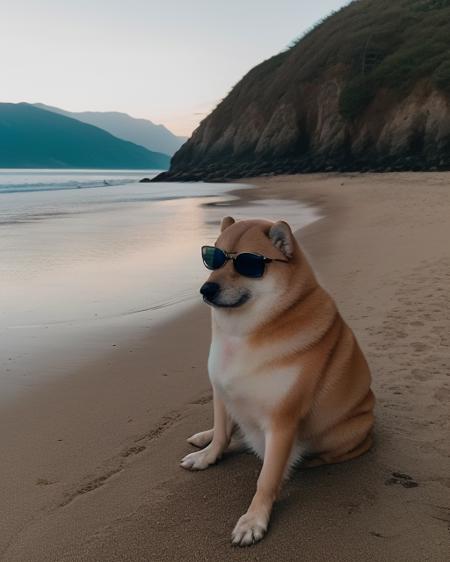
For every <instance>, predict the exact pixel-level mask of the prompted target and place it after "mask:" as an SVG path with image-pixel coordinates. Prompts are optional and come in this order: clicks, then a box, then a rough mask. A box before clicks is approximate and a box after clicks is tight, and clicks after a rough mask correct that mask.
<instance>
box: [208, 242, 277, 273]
mask: <svg viewBox="0 0 450 562" xmlns="http://www.w3.org/2000/svg"><path fill="white" fill-rule="evenodd" d="M203 248H213V249H214V250H219V252H222V253H223V255H224V256H225V261H224V262H223V264H222V265H221V266H219V267H208V265H207V264H206V262H205V259H204V258H203ZM201 253H202V261H203V265H204V266H205V267H206V269H209V271H216V270H218V269H221V268H222V267H223V266H224V265H225V264H226V263H227V262H228V261H230V260H231V261H232V262H233V267H234V269H235V271H236V272H237V273H239V275H242V276H243V277H248V278H249V279H260V278H261V277H263V275H264V273H265V271H266V267H265V264H266V263H271V262H273V261H279V262H283V263H288V260H282V259H281V258H268V257H266V256H263V255H262V254H258V253H256V252H239V253H238V252H227V251H226V250H222V248H217V246H202V247H201ZM243 254H249V255H251V256H257V257H258V258H263V264H264V268H263V270H262V273H261V275H254V276H253V275H252V276H251V275H243V274H242V273H241V272H240V271H238V270H237V269H236V259H237V258H238V257H239V256H241V255H243Z"/></svg>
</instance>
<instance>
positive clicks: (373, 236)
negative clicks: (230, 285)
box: [0, 173, 450, 562]
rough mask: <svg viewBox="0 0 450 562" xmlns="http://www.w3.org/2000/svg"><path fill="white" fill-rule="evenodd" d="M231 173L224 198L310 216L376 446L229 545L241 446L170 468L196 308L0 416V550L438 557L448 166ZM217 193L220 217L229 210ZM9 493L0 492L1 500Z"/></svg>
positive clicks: (200, 375)
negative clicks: (0, 460) (292, 207)
mask: <svg viewBox="0 0 450 562" xmlns="http://www.w3.org/2000/svg"><path fill="white" fill-rule="evenodd" d="M412 175H414V176H417V177H416V178H415V179H414V178H412V177H410V176H412ZM419 176H420V177H419ZM239 183H243V181H242V180H241V181H240V182H239ZM245 183H250V184H253V185H256V189H252V190H243V192H242V194H241V193H240V190H239V189H237V190H236V191H235V192H234V191H232V192H229V193H230V194H231V195H233V194H235V193H236V194H238V195H239V196H243V197H244V200H245V196H248V195H249V193H251V194H252V195H253V196H254V197H255V199H259V200H266V199H271V198H276V199H283V198H286V199H296V200H298V201H300V202H302V203H306V204H308V205H313V206H315V207H318V208H319V209H320V210H321V211H322V214H323V216H322V218H320V219H319V220H317V221H315V222H313V223H311V224H309V225H307V226H306V227H304V228H303V229H301V230H300V231H298V232H296V236H298V238H299V240H300V241H301V243H302V246H303V247H304V249H305V250H306V253H307V254H308V255H309V256H310V259H311V261H312V263H313V266H314V268H315V270H316V271H317V273H318V276H319V279H320V280H321V281H322V282H323V284H324V286H325V287H326V288H327V289H328V290H329V291H330V293H331V294H332V295H333V297H335V298H336V300H337V303H338V306H339V308H340V309H341V312H342V313H343V316H344V318H345V319H346V320H347V321H348V323H349V324H350V326H351V327H352V328H353V330H354V331H355V333H356V335H357V337H358V339H359V341H360V343H361V344H362V347H363V349H364V351H365V352H366V355H367V358H368V360H369V364H370V365H371V368H372V371H373V376H374V388H375V393H376V395H377V397H378V407H377V429H376V439H377V444H376V446H375V448H374V449H373V450H372V451H371V452H370V453H368V454H367V455H366V456H364V457H363V458H361V459H358V460H356V461H352V462H351V463H348V464H344V465H339V466H334V467H323V468H321V469H314V470H312V471H308V472H307V473H304V474H300V475H297V474H296V475H295V476H294V477H293V478H292V480H291V482H289V483H288V484H287V485H286V486H285V488H284V491H283V493H282V496H281V499H280V502H279V503H278V504H277V507H276V508H275V513H274V520H273V524H272V526H271V529H270V530H269V534H268V536H267V538H266V539H265V540H264V541H263V542H262V543H260V544H258V545H256V546H255V547H252V548H251V549H250V550H249V549H244V550H239V549H232V548H231V547H230V545H229V533H230V531H231V528H232V526H233V524H234V522H235V519H237V517H238V516H239V515H241V514H242V511H243V510H244V509H245V507H246V502H247V500H248V499H249V497H250V496H251V494H252V491H253V488H254V485H255V482H256V474H257V471H258V468H259V463H258V461H257V460H256V459H255V458H254V457H253V456H250V455H241V456H230V457H229V458H226V459H224V461H223V463H221V464H219V465H217V467H213V468H211V469H210V470H208V471H206V472H202V473H193V474H191V473H187V472H185V471H183V470H181V469H179V468H178V461H179V459H180V458H181V456H183V454H185V453H186V451H188V450H189V447H188V446H187V444H186V443H185V438H186V437H188V436H189V435H190V434H192V433H194V432H196V431H200V430H202V429H206V428H207V427H209V424H210V423H211V413H212V412H211V404H210V396H211V393H210V390H209V383H208V380H207V375H206V358H207V350H208V346H209V337H210V336H209V310H208V309H206V307H204V306H202V305H200V304H199V305H195V306H193V307H192V308H191V309H190V310H189V311H187V312H184V313H182V315H181V316H180V317H178V318H176V319H175V320H170V321H168V322H166V323H164V324H163V325H158V326H157V327H154V328H153V329H150V330H149V331H148V332H147V333H146V335H145V337H143V338H142V337H141V336H137V335H136V337H135V338H132V339H131V341H129V342H128V345H127V346H124V347H123V348H119V349H116V350H114V352H112V353H111V354H109V355H107V356H106V357H104V358H101V359H100V358H99V359H98V360H96V361H95V362H94V363H93V364H91V365H90V366H89V367H87V368H85V369H83V370H82V372H81V373H79V374H78V375H77V376H76V377H74V376H72V377H68V378H67V379H66V380H65V381H62V380H59V381H51V382H49V383H48V384H46V385H45V386H46V388H45V389H41V390H40V391H38V392H40V394H41V396H40V398H39V399H37V397H36V395H35V394H34V395H33V396H34V397H32V398H31V402H32V403H31V405H30V403H27V404H24V405H23V409H22V410H20V411H18V410H17V409H16V408H12V409H11V411H10V412H9V413H8V415H6V414H5V412H3V413H2V414H1V415H0V421H1V422H2V427H3V428H7V430H6V431H4V435H3V437H2V440H3V441H4V443H5V450H6V451H8V452H9V455H8V457H7V461H8V462H7V463H5V464H6V467H5V468H4V469H3V470H2V481H3V482H11V485H12V488H13V489H14V487H16V488H17V494H19V496H18V497H17V498H16V501H18V499H19V498H21V501H22V502H23V505H22V506H21V507H22V514H20V513H19V512H18V511H16V512H15V513H14V515H13V516H11V517H10V518H9V521H8V522H7V524H8V529H7V530H6V531H7V532H5V531H2V538H3V536H4V535H6V534H9V538H8V540H7V542H8V543H9V545H8V546H7V549H6V550H5V542H3V545H4V546H3V550H0V553H3V556H4V558H3V559H4V560H5V561H8V562H9V561H11V562H12V561H14V560H29V561H30V562H31V561H34V560H36V561H44V560H45V561H48V560H58V561H64V560H74V559H77V560H86V561H94V560H95V561H100V560H105V561H106V560H108V562H109V561H113V560H155V561H156V560H157V561H158V562H159V561H163V560H175V559H185V560H197V559H198V560H209V559H212V558H214V557H216V559H217V557H219V559H225V558H226V559H229V560H247V559H249V557H250V559H254V558H255V557H258V559H259V560H272V559H273V553H274V552H280V553H283V554H280V558H283V556H284V559H294V558H293V557H294V556H295V553H298V552H299V550H300V549H301V551H302V553H303V555H304V557H305V559H307V560H323V559H328V560H349V559H361V560H383V559H395V560H399V561H402V560H405V561H406V560H408V562H411V561H412V562H414V561H415V560H417V561H419V560H423V559H429V560H440V559H444V555H445V545H446V542H445V540H446V525H445V522H444V521H443V520H442V519H443V518H445V513H446V511H445V504H446V503H447V504H448V505H447V506H450V494H449V485H450V482H449V481H448V477H447V475H446V470H445V466H446V461H447V463H448V456H446V455H447V453H446V444H445V435H446V434H445V430H446V428H447V427H448V420H447V417H448V415H447V416H446V402H445V401H446V400H447V402H448V398H449V396H450V385H449V382H448V379H447V378H445V377H448V376H450V373H449V372H448V366H449V365H450V345H449V341H448V333H449V329H450V317H448V318H447V316H446V314H447V311H448V303H447V308H446V301H445V293H444V290H445V286H446V285H445V283H447V287H448V281H449V279H450V273H449V272H450V258H449V257H448V251H447V244H446V240H447V239H448V237H449V236H450V233H449V232H448V231H449V230H450V227H448V225H447V224H446V220H445V218H446V216H447V214H448V211H447V210H448V208H449V203H450V191H449V190H448V188H447V185H448V184H450V174H436V173H431V174H388V175H387V174H383V175H379V174H376V175H375V174H374V175H370V176H367V175H364V176H360V175H353V174H349V175H334V174H326V175H320V176H317V175H314V176H279V177H271V178H249V179H246V180H245ZM233 203H234V202H233ZM233 203H231V204H229V205H226V210H225V207H224V214H227V213H230V214H233V213H232V208H233ZM247 203H248V201H247ZM236 204H240V205H242V201H240V202H239V203H238V202H236ZM427 271H429V272H430V275H429V276H428V275H426V272H427ZM438 289H440V290H438ZM442 299H444V300H442ZM192 326H195V330H193V329H192ZM174 342H175V344H174ZM174 345H175V347H174ZM424 346H425V347H424ZM428 372H430V373H431V375H432V376H427V373H428ZM394 376H395V378H394ZM33 401H34V404H33ZM55 404H56V405H57V406H58V405H59V407H56V408H55ZM43 412H47V413H48V414H50V415H49V416H45V415H44V416H43V415H42V413H43ZM18 420H19V421H18ZM129 420H131V421H129ZM11 453H14V454H13V455H12V454H11ZM394 473H396V474H403V475H406V476H408V477H410V480H408V479H406V481H409V482H413V483H414V484H417V486H414V485H411V488H408V487H407V486H404V485H403V484H404V482H405V479H403V480H402V478H400V477H396V476H393V474H394ZM389 480H396V481H395V482H394V481H392V482H391V483H390V484H388V483H387V482H388V481H389ZM13 491H14V490H13ZM10 492H11V490H9V491H8V493H10ZM2 493H3V494H4V493H5V492H2ZM8 498H9V501H8ZM8 498H6V499H5V498H2V497H1V496H0V501H2V504H3V505H9V504H11V496H8ZM19 503H20V500H19ZM430 506H431V507H430ZM24 511H25V512H29V513H30V514H32V515H30V516H27V517H23V515H24V513H23V512H24ZM423 528H426V533H425V534H424V535H420V533H418V529H421V530H422V529H423ZM299 529H301V532H300V533H299ZM424 537H425V538H424ZM167 542H169V543H170V544H169V546H168V545H167ZM1 556H2V554H0V557H1ZM427 556H428V558H426V557H427Z"/></svg>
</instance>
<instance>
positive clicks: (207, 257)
mask: <svg viewBox="0 0 450 562" xmlns="http://www.w3.org/2000/svg"><path fill="white" fill-rule="evenodd" d="M202 258H203V263H204V264H205V266H206V267H207V268H208V269H219V267H222V266H223V264H224V263H225V262H226V261H227V257H226V255H225V254H224V253H223V252H222V250H219V248H215V247H214V246H203V248H202Z"/></svg>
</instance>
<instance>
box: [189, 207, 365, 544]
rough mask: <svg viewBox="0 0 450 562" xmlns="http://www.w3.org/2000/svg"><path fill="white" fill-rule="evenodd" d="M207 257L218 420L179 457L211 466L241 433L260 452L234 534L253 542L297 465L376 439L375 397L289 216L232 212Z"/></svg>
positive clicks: (337, 458) (238, 540)
mask: <svg viewBox="0 0 450 562" xmlns="http://www.w3.org/2000/svg"><path fill="white" fill-rule="evenodd" d="M202 251H203V250H202ZM205 256H206V258H205ZM204 260H205V265H207V267H209V268H210V269H212V270H213V271H212V272H211V274H210V277H209V279H208V280H207V282H206V283H205V284H204V285H203V286H202V287H201V289H200V292H201V294H202V295H203V299H204V301H205V302H206V303H207V304H208V305H210V306H211V307H212V341H211V348H210V354H209V359H208V371H209V378H210V381H211V384H212V388H213V409H214V427H213V429H209V430H207V431H203V432H201V433H197V434H195V435H193V436H192V437H190V438H189V439H188V442H189V443H191V444H192V445H195V446H197V447H201V450H199V451H196V452H193V453H190V454H188V455H187V456H185V457H184V458H183V459H182V461H181V466H182V467H183V468H185V469H188V470H203V469H205V468H207V467H208V466H210V465H212V464H214V463H216V462H217V461H218V460H219V459H220V458H221V456H222V455H223V453H224V452H225V451H226V450H227V449H230V448H231V449H238V448H239V447H240V446H241V445H242V443H243V444H244V445H246V446H247V448H250V449H251V450H253V451H254V452H255V453H256V454H257V455H258V456H259V457H260V458H261V459H262V460H263V465H262V469H261V472H260V475H259V478H258V481H257V485H256V493H255V495H254V497H253V499H252V501H251V503H250V506H249V508H248V510H247V512H246V513H245V514H244V515H242V517H241V518H240V519H239V520H238V522H237V524H236V526H235V527H234V530H233V532H232V535H231V540H232V543H233V544H234V545H240V546H246V545H250V544H253V543H255V542H257V541H259V540H261V539H262V538H263V536H264V535H265V533H266V531H267V528H268V524H269V519H270V514H271V510H272V506H273V503H274V501H275V499H276V497H277V495H278V493H279V491H280V487H281V484H282V482H283V481H284V480H285V479H286V478H287V477H288V475H289V472H290V470H291V469H292V468H293V467H294V466H295V465H297V464H299V463H301V465H302V466H306V467H312V466H319V465H321V464H329V463H330V464H331V463H339V462H343V461H347V460H350V459H353V458H355V457H357V456H359V455H362V454H363V453H365V452H366V451H367V450H368V449H369V448H370V447H371V444H372V428H373V424H374V414H373V408H374V402H375V399H374V395H373V393H372V391H371V389H370V384H371V375H370V371H369V367H368V364H367V362H366V360H365V358H364V355H363V353H362V351H361V349H360V347H359V345H358V343H357V341H356V338H355V336H354V334H353V332H352V331H351V329H350V328H349V327H348V326H347V324H346V323H345V322H344V320H343V319H342V317H341V316H340V314H339V311H338V309H337V307H336V304H335V303H334V301H333V300H332V298H331V297H330V296H329V295H328V293H327V292H326V291H325V290H324V289H323V288H322V287H321V286H320V285H319V283H318V281H317V279H316V277H315V275H314V273H313V270H312V268H311V266H310V265H309V263H308V261H307V259H306V258H305V255H304V253H303V251H302V250H301V248H300V246H299V244H298V243H297V241H296V239H295V238H294V235H293V233H292V231H291V229H290V227H289V225H288V224H287V223H285V222H283V221H280V222H276V223H272V222H269V221H264V220H242V221H237V222H236V221H234V219H233V218H232V217H225V218H224V219H223V221H222V224H221V233H220V236H219V238H218V239H217V241H216V243H215V247H209V248H207V249H206V250H204ZM222 262H223V263H222ZM261 270H262V273H261ZM255 274H256V275H255ZM238 433H239V434H240V435H241V441H240V442H239V440H238V441H236V438H235V436H236V435H237V434H238ZM232 437H233V439H232Z"/></svg>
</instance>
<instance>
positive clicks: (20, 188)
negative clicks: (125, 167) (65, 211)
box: [0, 178, 139, 194]
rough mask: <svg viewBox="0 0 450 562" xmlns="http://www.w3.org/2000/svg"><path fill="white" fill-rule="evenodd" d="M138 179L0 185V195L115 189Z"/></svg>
mask: <svg viewBox="0 0 450 562" xmlns="http://www.w3.org/2000/svg"><path fill="white" fill-rule="evenodd" d="M138 181H139V179H137V178H136V179H135V178H120V179H110V178H105V179H104V180H97V179H96V180H92V179H91V180H89V181H77V180H67V181H59V182H54V183H49V182H45V183H31V182H30V183H9V184H8V183H3V184H1V183H0V194H1V193H29V192H32V191H61V190H67V189H93V188H98V187H115V186H118V185H125V184H128V183H136V182H138Z"/></svg>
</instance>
